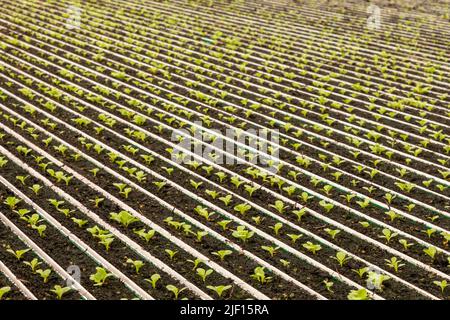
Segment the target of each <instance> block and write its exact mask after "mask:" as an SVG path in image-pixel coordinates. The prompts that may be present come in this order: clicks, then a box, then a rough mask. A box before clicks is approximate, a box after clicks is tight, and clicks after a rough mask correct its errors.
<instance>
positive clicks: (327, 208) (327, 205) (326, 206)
mask: <svg viewBox="0 0 450 320" xmlns="http://www.w3.org/2000/svg"><path fill="white" fill-rule="evenodd" d="M319 205H320V206H321V207H322V208H324V209H325V211H326V212H327V213H329V212H330V211H331V209H333V208H334V205H333V204H332V203H328V202H326V201H325V200H321V201H320V202H319Z"/></svg>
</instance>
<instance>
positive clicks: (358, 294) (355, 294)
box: [347, 288, 369, 300]
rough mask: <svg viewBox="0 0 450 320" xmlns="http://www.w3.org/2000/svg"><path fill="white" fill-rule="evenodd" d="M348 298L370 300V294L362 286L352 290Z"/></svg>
mask: <svg viewBox="0 0 450 320" xmlns="http://www.w3.org/2000/svg"><path fill="white" fill-rule="evenodd" d="M347 299H348V300H369V295H368V293H367V290H366V289H364V288H362V289H359V290H352V291H350V293H349V294H348V295H347Z"/></svg>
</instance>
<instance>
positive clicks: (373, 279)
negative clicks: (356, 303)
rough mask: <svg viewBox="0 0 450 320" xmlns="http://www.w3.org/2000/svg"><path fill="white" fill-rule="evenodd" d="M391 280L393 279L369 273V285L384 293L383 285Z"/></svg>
mask: <svg viewBox="0 0 450 320" xmlns="http://www.w3.org/2000/svg"><path fill="white" fill-rule="evenodd" d="M390 278H391V277H389V276H387V275H385V274H380V273H377V272H373V271H369V273H368V276H367V283H369V284H371V285H372V286H373V287H374V288H376V289H378V290H380V291H383V283H384V282H385V281H387V280H389V279H390Z"/></svg>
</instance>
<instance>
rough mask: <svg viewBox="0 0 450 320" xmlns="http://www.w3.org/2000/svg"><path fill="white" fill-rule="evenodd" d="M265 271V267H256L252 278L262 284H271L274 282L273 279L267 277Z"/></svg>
mask: <svg viewBox="0 0 450 320" xmlns="http://www.w3.org/2000/svg"><path fill="white" fill-rule="evenodd" d="M265 269H266V268H265V267H256V268H255V270H254V273H253V274H252V275H251V277H252V278H253V279H255V280H256V281H258V282H259V283H261V284H264V283H267V282H269V281H270V280H272V277H267V276H266V272H265V271H264V270H265Z"/></svg>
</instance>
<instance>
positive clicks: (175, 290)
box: [166, 284, 187, 300]
mask: <svg viewBox="0 0 450 320" xmlns="http://www.w3.org/2000/svg"><path fill="white" fill-rule="evenodd" d="M166 289H167V290H169V291H170V292H172V293H173V295H174V296H175V300H176V299H178V296H179V295H180V293H181V292H183V291H184V290H186V289H187V288H181V289H178V288H177V287H175V286H174V285H171V284H169V285H167V286H166Z"/></svg>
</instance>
